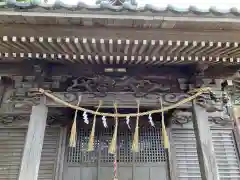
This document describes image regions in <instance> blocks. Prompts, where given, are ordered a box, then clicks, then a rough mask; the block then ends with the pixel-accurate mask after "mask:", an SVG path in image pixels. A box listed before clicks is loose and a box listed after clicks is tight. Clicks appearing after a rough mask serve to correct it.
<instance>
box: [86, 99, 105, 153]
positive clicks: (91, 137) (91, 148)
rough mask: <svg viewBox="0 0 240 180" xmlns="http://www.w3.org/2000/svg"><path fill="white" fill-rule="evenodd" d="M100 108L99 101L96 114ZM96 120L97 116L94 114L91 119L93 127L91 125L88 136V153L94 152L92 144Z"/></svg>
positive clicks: (100, 102) (100, 103)
mask: <svg viewBox="0 0 240 180" xmlns="http://www.w3.org/2000/svg"><path fill="white" fill-rule="evenodd" d="M101 106H102V101H101V100H100V101H99V105H98V107H97V110H96V112H98V111H99V109H100V107H101ZM96 120H97V115H96V114H94V117H93V125H92V131H91V134H90V137H89V141H88V150H87V151H88V152H90V151H93V150H94V147H93V144H94V136H95V127H96Z"/></svg>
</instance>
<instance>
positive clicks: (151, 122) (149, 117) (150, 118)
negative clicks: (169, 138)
mask: <svg viewBox="0 0 240 180" xmlns="http://www.w3.org/2000/svg"><path fill="white" fill-rule="evenodd" d="M148 119H149V123H150V124H151V126H153V127H154V126H155V124H154V122H153V120H152V115H151V114H149V116H148Z"/></svg>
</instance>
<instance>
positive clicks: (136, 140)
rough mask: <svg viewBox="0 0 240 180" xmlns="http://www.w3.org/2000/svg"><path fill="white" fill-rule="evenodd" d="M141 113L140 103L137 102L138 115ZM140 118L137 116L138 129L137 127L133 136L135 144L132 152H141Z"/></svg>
mask: <svg viewBox="0 0 240 180" xmlns="http://www.w3.org/2000/svg"><path fill="white" fill-rule="evenodd" d="M139 112H140V101H139V100H138V101H137V113H138V114H139ZM138 131H139V116H137V119H136V127H135V132H134V136H133V143H132V151H133V152H139V147H138V144H139V143H138V139H139V137H138V136H139V132H138Z"/></svg>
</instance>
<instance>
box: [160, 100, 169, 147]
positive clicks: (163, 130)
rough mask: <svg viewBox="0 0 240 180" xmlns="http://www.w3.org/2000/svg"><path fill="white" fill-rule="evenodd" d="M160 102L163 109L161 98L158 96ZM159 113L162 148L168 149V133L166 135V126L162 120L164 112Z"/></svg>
mask: <svg viewBox="0 0 240 180" xmlns="http://www.w3.org/2000/svg"><path fill="white" fill-rule="evenodd" d="M160 104H161V109H163V103H162V98H160ZM161 114H162V135H163V143H164V149H168V148H169V140H168V135H167V131H166V126H165V122H164V112H162V113H161Z"/></svg>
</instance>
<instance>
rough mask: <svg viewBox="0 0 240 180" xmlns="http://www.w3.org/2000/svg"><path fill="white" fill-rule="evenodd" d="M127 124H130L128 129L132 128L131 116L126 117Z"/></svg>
mask: <svg viewBox="0 0 240 180" xmlns="http://www.w3.org/2000/svg"><path fill="white" fill-rule="evenodd" d="M126 124H127V126H128V129H131V127H130V116H127V117H126Z"/></svg>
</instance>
